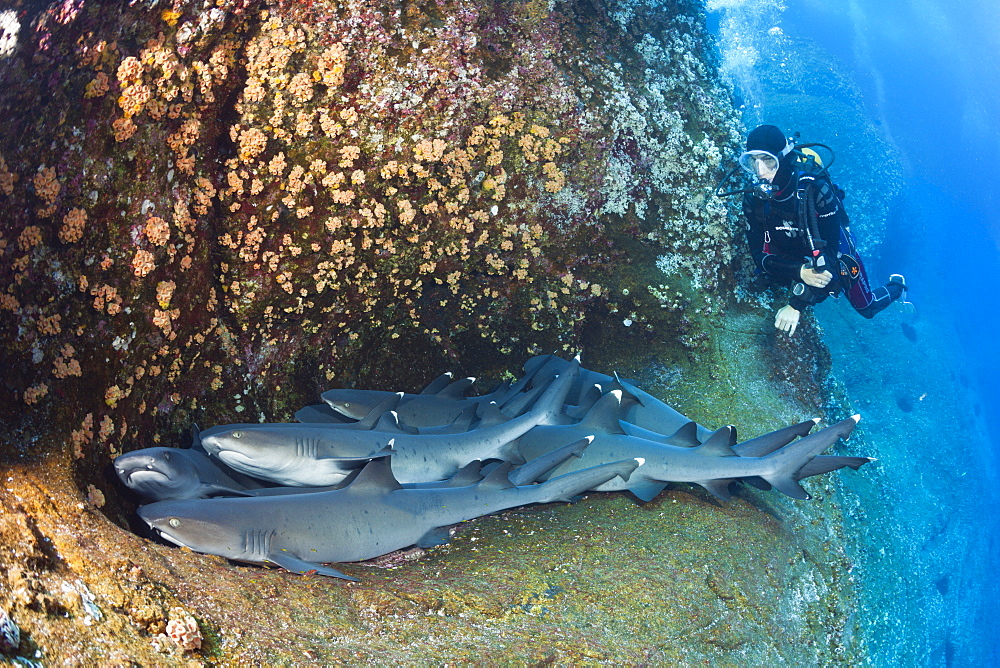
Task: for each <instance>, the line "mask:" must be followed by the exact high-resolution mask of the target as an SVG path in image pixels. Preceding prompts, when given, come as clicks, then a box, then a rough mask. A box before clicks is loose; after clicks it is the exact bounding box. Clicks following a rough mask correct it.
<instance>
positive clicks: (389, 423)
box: [373, 411, 417, 434]
mask: <svg viewBox="0 0 1000 668" xmlns="http://www.w3.org/2000/svg"><path fill="white" fill-rule="evenodd" d="M373 429H374V430H375V431H384V432H387V433H390V434H416V433H417V430H416V429H415V428H414V427H407V426H406V425H404V424H402V423H400V421H399V414H398V413H397V412H396V411H389V412H388V413H383V414H382V417H380V418H379V419H378V422H376V423H375V426H374V427H373Z"/></svg>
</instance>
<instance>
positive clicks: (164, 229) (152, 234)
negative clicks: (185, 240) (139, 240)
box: [143, 216, 170, 246]
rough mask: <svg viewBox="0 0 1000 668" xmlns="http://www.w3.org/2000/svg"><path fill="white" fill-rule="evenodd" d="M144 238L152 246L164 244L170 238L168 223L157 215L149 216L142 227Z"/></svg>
mask: <svg viewBox="0 0 1000 668" xmlns="http://www.w3.org/2000/svg"><path fill="white" fill-rule="evenodd" d="M143 232H144V233H145V234H146V238H147V239H149V242H150V243H151V244H153V245H154V246H164V245H166V243H167V241H169V240H170V225H168V224H167V221H165V220H163V219H162V218H158V217H157V216H151V217H150V218H149V220H147V221H146V225H145V226H144V227H143Z"/></svg>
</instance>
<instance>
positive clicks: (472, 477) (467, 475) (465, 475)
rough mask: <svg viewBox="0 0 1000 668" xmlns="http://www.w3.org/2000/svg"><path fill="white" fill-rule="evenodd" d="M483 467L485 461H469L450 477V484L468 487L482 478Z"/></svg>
mask: <svg viewBox="0 0 1000 668" xmlns="http://www.w3.org/2000/svg"><path fill="white" fill-rule="evenodd" d="M482 467H483V463H482V462H481V461H480V460H478V459H476V460H474V461H471V462H469V463H468V464H466V465H465V466H463V467H462V468H460V469H459V470H458V473H456V474H455V475H453V476H452V477H451V478H450V479H449V483H451V485H450V486H452V487H468V486H469V485H474V484H475V483H477V482H479V481H480V480H481V479H482V475H481V474H480V472H479V471H480V470H481V469H482Z"/></svg>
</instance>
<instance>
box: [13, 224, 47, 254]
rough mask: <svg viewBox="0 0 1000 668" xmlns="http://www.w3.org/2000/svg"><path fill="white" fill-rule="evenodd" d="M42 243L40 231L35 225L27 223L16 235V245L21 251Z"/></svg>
mask: <svg viewBox="0 0 1000 668" xmlns="http://www.w3.org/2000/svg"><path fill="white" fill-rule="evenodd" d="M40 243H42V231H41V229H39V227H38V226H37V225H28V226H27V227H26V228H24V229H23V230H21V234H19V235H18V237H17V247H18V248H20V249H21V250H23V251H27V250H31V249H32V248H34V247H35V246H37V245H38V244H40Z"/></svg>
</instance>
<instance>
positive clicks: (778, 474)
mask: <svg viewBox="0 0 1000 668" xmlns="http://www.w3.org/2000/svg"><path fill="white" fill-rule="evenodd" d="M859 419H860V417H859V416H857V415H854V416H852V417H849V418H847V419H846V420H843V421H841V422H838V423H837V424H835V425H831V426H829V427H827V428H826V429H823V430H822V431H818V432H816V433H815V434H810V435H808V436H806V437H804V438H801V439H799V440H798V441H795V442H794V443H791V444H789V445H786V446H785V447H783V448H781V449H780V450H777V451H776V452H773V453H771V454H770V455H767V456H766V457H764V459H766V460H769V461H772V462H774V463H775V464H776V465H777V466H776V467H775V469H774V470H773V471H772V472H771V473H767V474H763V475H761V477H762V478H763V479H764V480H765V481H767V482H768V483H769V484H770V485H771V486H772V487H774V488H775V489H776V490H778V491H779V492H782V493H783V494H787V495H788V496H790V497H792V498H793V499H809V498H812V497H810V496H809V493H808V492H807V491H806V490H805V489H803V488H802V485H800V484H799V480H801V476H798V475H797V474H798V473H799V471H801V470H802V468H803V467H804V466H806V465H807V464H808V463H809V462H811V461H812V460H813V458H815V457H816V455H818V454H820V453H821V452H823V451H824V450H826V449H827V448H829V447H830V446H831V445H833V444H834V443H836V442H837V441H838V440H840V439H841V438H847V437H849V436H850V435H851V432H852V431H854V427H855V426H856V425H857V424H858V420H859Z"/></svg>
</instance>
